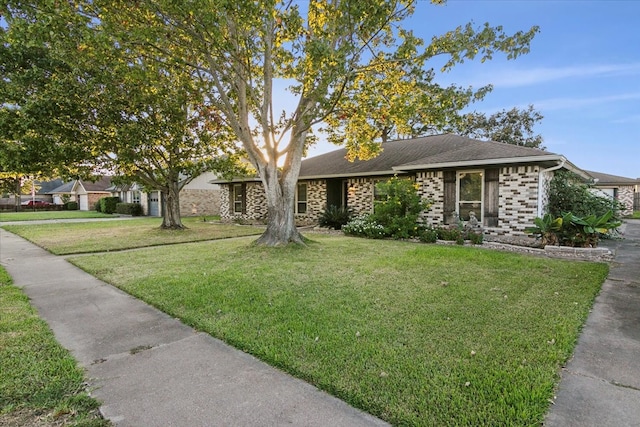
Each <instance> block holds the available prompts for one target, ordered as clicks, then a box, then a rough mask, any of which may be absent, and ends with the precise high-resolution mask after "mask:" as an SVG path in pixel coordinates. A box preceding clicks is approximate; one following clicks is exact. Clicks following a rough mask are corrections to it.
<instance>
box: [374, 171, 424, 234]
mask: <svg viewBox="0 0 640 427" xmlns="http://www.w3.org/2000/svg"><path fill="white" fill-rule="evenodd" d="M376 187H377V189H378V191H379V192H380V193H381V194H384V197H383V198H382V200H376V201H375V204H374V213H373V215H372V219H373V220H375V222H377V223H378V224H380V225H382V226H383V227H384V229H385V233H386V234H387V235H389V236H391V237H394V238H397V239H406V238H409V237H413V236H416V235H417V234H418V216H419V215H420V212H422V211H424V210H426V209H428V208H429V206H431V204H430V203H429V202H427V201H426V200H424V199H423V198H422V197H421V196H420V195H419V194H418V191H417V190H418V185H417V184H415V183H414V182H413V181H412V180H410V179H407V178H398V177H397V176H394V177H393V178H391V179H390V180H388V181H382V182H379V183H378V184H376Z"/></svg>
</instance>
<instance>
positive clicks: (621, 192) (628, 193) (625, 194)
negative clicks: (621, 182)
mask: <svg viewBox="0 0 640 427" xmlns="http://www.w3.org/2000/svg"><path fill="white" fill-rule="evenodd" d="M634 195H635V193H634V187H633V185H625V186H620V187H618V201H619V202H620V203H622V204H623V205H624V206H625V208H626V209H625V210H624V211H622V215H633V198H634Z"/></svg>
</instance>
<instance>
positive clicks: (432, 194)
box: [416, 171, 444, 227]
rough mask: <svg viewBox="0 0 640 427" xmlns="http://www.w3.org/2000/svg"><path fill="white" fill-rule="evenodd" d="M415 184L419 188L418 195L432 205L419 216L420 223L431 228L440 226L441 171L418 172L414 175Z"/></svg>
mask: <svg viewBox="0 0 640 427" xmlns="http://www.w3.org/2000/svg"><path fill="white" fill-rule="evenodd" d="M416 184H418V186H419V190H418V193H419V194H420V196H421V197H422V198H423V199H426V200H429V201H430V202H431V203H432V205H431V207H430V208H429V209H427V210H426V211H423V212H422V213H421V214H420V219H421V220H422V223H423V224H425V225H428V226H432V227H435V226H438V225H440V224H442V217H443V215H444V179H443V174H442V171H437V172H418V173H417V174H416Z"/></svg>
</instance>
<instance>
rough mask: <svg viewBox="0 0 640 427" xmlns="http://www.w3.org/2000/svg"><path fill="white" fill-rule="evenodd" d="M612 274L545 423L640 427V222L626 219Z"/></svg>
mask: <svg viewBox="0 0 640 427" xmlns="http://www.w3.org/2000/svg"><path fill="white" fill-rule="evenodd" d="M625 228H626V229H625V232H624V240H622V241H617V242H610V241H607V242H605V245H606V246H608V247H610V248H611V249H613V250H615V251H616V256H615V260H614V263H613V265H612V266H611V270H610V272H609V276H608V277H607V280H606V281H605V283H604V285H603V287H602V290H601V291H600V295H599V296H598V297H597V298H596V301H595V304H594V306H593V309H592V311H591V314H590V315H589V318H588V320H587V323H586V325H585V327H584V330H583V332H582V334H581V336H580V339H579V340H578V346H577V347H576V349H575V352H574V357H573V359H571V360H570V362H569V363H568V364H567V366H566V368H565V369H563V371H562V381H561V382H560V388H559V390H558V392H557V399H556V401H555V404H554V405H552V406H551V408H550V410H549V413H548V414H547V418H546V422H545V426H547V427H552V426H553V427H556V426H557V427H560V426H562V427H570V426H571V427H572V426H575V427H603V426H616V427H622V426H640V220H629V221H627V223H626V227H625Z"/></svg>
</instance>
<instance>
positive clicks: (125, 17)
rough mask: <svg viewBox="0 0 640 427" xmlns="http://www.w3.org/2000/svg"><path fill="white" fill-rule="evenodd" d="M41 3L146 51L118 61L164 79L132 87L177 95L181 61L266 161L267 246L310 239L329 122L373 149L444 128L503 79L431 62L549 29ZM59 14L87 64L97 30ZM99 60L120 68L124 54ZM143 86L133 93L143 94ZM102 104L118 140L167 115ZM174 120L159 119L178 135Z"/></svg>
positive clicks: (318, 5) (400, 8)
mask: <svg viewBox="0 0 640 427" xmlns="http://www.w3.org/2000/svg"><path fill="white" fill-rule="evenodd" d="M11 3H12V4H13V3H15V4H20V5H22V2H13V1H12V2H11ZM35 3H42V4H41V5H40V6H41V7H40V9H39V10H40V11H42V10H45V9H46V11H45V12H42V13H46V14H48V15H47V18H48V19H50V20H54V21H55V19H54V17H55V16H60V13H58V12H57V9H59V8H61V7H62V8H65V7H66V8H67V10H66V11H65V12H64V13H65V14H66V13H68V14H71V15H74V16H72V17H70V18H69V20H68V22H78V21H83V22H84V24H83V26H81V28H83V29H84V28H86V27H94V28H99V30H100V32H102V34H103V35H104V37H105V39H106V40H107V42H106V43H103V44H101V46H102V47H101V49H102V48H108V49H107V50H114V51H120V52H121V53H126V54H127V55H129V54H133V56H126V57H127V58H128V59H126V60H124V61H121V60H118V61H116V63H118V64H120V66H121V68H122V66H124V65H126V66H127V67H129V68H132V69H135V70H137V71H136V72H138V73H141V74H142V75H144V76H145V77H148V76H150V75H152V76H153V78H152V80H151V82H155V83H159V85H156V84H154V83H150V84H149V85H145V84H141V85H140V87H139V88H131V89H130V90H131V91H132V93H134V94H137V93H138V89H140V90H141V89H142V88H144V87H147V88H148V89H149V90H154V88H156V87H158V90H159V92H160V93H163V97H166V96H171V95H169V94H168V93H167V92H165V91H163V82H166V81H168V80H169V79H170V78H173V77H171V76H173V75H174V73H175V75H176V77H175V78H176V79H178V80H179V82H180V83H178V84H177V85H178V87H180V88H182V89H187V90H186V92H185V93H186V94H188V95H187V97H186V98H179V99H181V101H182V102H183V103H184V102H188V100H193V101H194V103H193V104H192V108H187V110H186V112H188V113H192V112H193V113H196V115H199V114H201V112H202V113H203V114H205V115H211V117H214V118H215V120H214V122H215V126H216V127H217V129H224V130H226V131H228V135H229V136H230V137H231V139H234V140H236V141H239V142H240V143H241V144H242V147H243V150H244V152H245V155H246V157H247V158H248V160H249V161H250V162H251V163H252V164H253V166H254V167H255V169H256V170H257V172H258V174H259V176H260V179H261V181H262V184H263V186H264V190H265V195H266V200H267V208H268V225H267V230H266V231H265V233H264V234H263V235H262V236H261V238H260V239H259V240H258V243H260V244H265V245H280V244H287V243H290V242H296V243H301V242H302V241H303V240H302V236H301V235H300V234H299V232H298V231H297V229H296V227H295V217H294V208H293V207H294V199H295V189H296V182H297V178H298V174H299V170H300V163H301V159H302V156H303V153H304V152H305V150H306V148H307V147H308V146H309V145H310V144H312V143H313V142H314V141H315V137H316V136H315V135H314V129H315V128H320V129H321V130H323V131H325V132H326V133H327V135H328V138H329V140H331V141H333V142H336V143H340V144H344V145H346V147H347V149H348V152H349V157H350V158H352V159H355V158H361V159H367V158H371V157H373V156H375V155H376V154H377V153H379V151H380V149H381V142H383V141H384V140H385V139H387V138H389V136H391V135H394V133H395V134H410V132H411V131H412V130H413V129H414V128H415V127H417V126H426V127H429V126H432V127H441V126H443V125H444V124H446V123H447V122H449V121H451V120H454V119H457V118H458V117H459V112H460V111H461V110H463V109H464V108H465V107H466V106H467V105H469V103H471V102H473V101H476V100H480V99H482V98H483V97H484V96H485V94H486V93H487V92H488V91H490V89H491V88H490V87H483V88H477V89H474V88H463V87H458V86H455V85H452V86H448V87H446V86H445V87H443V86H441V85H439V84H438V83H437V81H436V78H437V72H436V71H435V70H433V69H432V68H430V67H429V62H430V60H432V59H434V58H436V57H442V58H445V62H444V66H442V67H441V69H440V70H439V71H440V72H447V71H448V70H450V69H452V68H453V67H455V66H456V65H457V64H460V63H462V62H464V61H467V60H480V61H485V60H489V59H491V58H492V57H493V56H494V55H495V54H497V53H502V54H505V55H506V56H507V58H509V59H512V58H516V57H518V56H519V55H521V54H524V53H527V52H528V50H529V44H530V42H531V40H532V38H533V37H534V35H535V33H536V32H537V31H538V28H537V27H532V28H531V29H528V30H526V31H518V32H516V33H514V34H511V35H508V34H506V33H505V32H504V30H503V28H502V27H500V26H491V25H489V24H484V25H480V26H475V25H473V24H471V23H469V24H466V25H461V26H459V27H457V28H455V29H452V30H451V31H448V32H446V33H444V34H442V35H436V36H434V37H432V38H431V40H428V41H424V40H421V39H420V38H418V37H416V36H415V35H414V34H413V33H412V32H411V31H408V30H406V29H403V28H402V24H403V21H405V20H406V19H407V18H408V17H409V16H411V14H412V13H413V12H414V10H415V8H416V7H420V8H423V7H425V8H426V7H429V6H428V5H427V4H425V3H419V2H418V1H416V0H368V1H343V0H309V1H308V2H293V1H289V0H286V1H284V0H259V1H249V0H234V1H229V0H193V1H190V2H175V1H173V0H140V1H136V2H130V1H127V0H92V1H89V0H77V1H74V2H71V3H73V4H72V5H71V7H67V6H69V4H67V3H61V2H53V3H52V2H48V1H45V0H40V1H39V2H38V1H36V2H35ZM432 3H437V4H441V3H444V2H443V1H440V0H434V1H432ZM45 6H46V7H45ZM47 8H48V9H47ZM56 14H57V15H56ZM62 21H64V20H62ZM29 22H31V23H32V22H33V21H29ZM56 22H58V24H55V25H57V26H56V28H55V31H53V30H51V31H53V32H54V33H56V34H62V33H65V31H66V32H69V31H71V34H69V36H70V37H67V38H66V40H67V41H66V42H65V43H66V45H67V51H68V52H72V51H73V52H74V55H70V54H69V55H67V56H66V60H65V63H66V64H71V65H73V66H74V67H75V65H76V64H77V63H76V62H73V61H72V60H71V58H72V57H75V56H78V55H77V54H78V53H79V52H84V51H85V50H86V46H84V44H83V43H81V42H80V40H83V36H79V37H76V34H77V33H76V32H75V31H76V30H69V29H68V28H67V27H68V26H69V25H68V24H65V23H64V22H60V21H59V20H58V21H56ZM52 25H53V24H52ZM27 26H28V25H27ZM51 31H50V32H51ZM82 31H84V30H82ZM82 31H81V30H77V32H79V33H82ZM43 34H45V35H46V34H49V33H47V32H46V31H45V32H44V33H43ZM49 43H50V44H51V43H53V41H51V40H50V41H49ZM50 44H49V45H47V46H50ZM54 44H56V43H54ZM88 45H89V46H90V45H91V44H88ZM74 49H75V50H74ZM105 55H106V56H107V57H108V56H109V55H108V54H105ZM96 59H99V58H97V57H96ZM97 62H98V63H101V64H103V66H105V67H107V70H109V69H110V68H109V66H110V64H105V63H104V62H101V61H99V60H98V61H97ZM152 64H155V65H152ZM112 65H113V64H111V66H112ZM81 68H83V67H81ZM161 70H164V71H161ZM154 72H155V74H154ZM158 73H159V74H158ZM90 74H91V73H90ZM119 75H120V74H119V73H118V72H116V73H114V75H113V77H114V78H115V76H119ZM108 77H109V78H107V79H106V80H105V82H104V86H103V88H104V90H105V93H110V92H109V91H110V90H112V89H113V86H114V84H115V85H116V86H118V85H119V84H122V85H126V83H125V82H117V81H114V80H113V79H111V76H108ZM282 85H284V86H287V92H288V96H290V97H291V99H292V100H293V101H294V103H293V105H295V106H294V107H293V108H292V110H291V111H278V110H276V109H275V108H274V98H276V97H278V98H280V97H282V96H283V94H282V93H280V92H279V91H278V89H277V88H278V87H280V86H282ZM89 87H92V88H94V93H93V96H90V97H89V98H88V99H90V100H92V101H93V100H97V101H99V100H105V99H106V100H107V101H105V102H111V101H112V99H111V95H108V96H102V93H101V92H100V90H97V91H96V89H95V88H96V86H94V85H90V86H89ZM97 87H100V86H97ZM128 91H129V90H125V91H124V93H128ZM116 93H117V91H116ZM98 95H100V96H98ZM285 96H286V94H285ZM130 98H131V99H129V101H130V102H134V101H135V100H136V99H138V98H137V96H131V97H130ZM160 98H161V97H160ZM115 99H119V98H118V96H117V95H116V96H115ZM139 100H140V101H141V102H144V103H149V102H153V101H154V98H153V97H152V96H151V94H144V96H141V97H140V98H139ZM99 105H100V104H99V103H97V104H91V105H90V108H88V109H84V112H85V113H86V112H87V111H88V112H89V113H91V114H93V113H96V114H97V113H100V114H97V117H96V118H95V119H94V120H93V121H92V120H88V122H89V123H91V126H88V127H87V126H83V127H81V131H82V132H85V131H87V130H88V129H89V130H91V131H94V132H95V131H97V132H98V133H100V134H101V135H100V138H99V139H98V140H100V141H102V140H108V138H104V136H105V135H104V131H105V129H106V130H107V133H109V132H110V133H112V134H113V135H111V136H112V138H113V139H114V140H116V139H120V137H119V136H118V135H120V136H122V138H125V137H132V136H136V137H137V138H144V137H143V136H142V135H137V133H139V130H131V128H132V126H133V125H134V124H135V125H138V124H139V121H140V120H141V118H144V121H147V119H149V120H148V122H147V123H148V125H149V127H147V128H146V129H147V130H148V131H150V132H151V133H153V131H151V130H150V129H151V127H153V126H157V125H159V124H161V123H164V119H159V120H158V119H153V116H154V114H153V113H154V112H152V111H150V110H149V109H147V110H144V111H143V109H142V108H141V110H140V114H139V115H136V114H133V115H131V116H128V115H127V114H124V116H125V119H123V117H122V116H123V115H122V114H121V115H120V117H118V118H117V119H116V118H114V116H108V115H107V116H102V115H101V113H102V112H101V110H100V108H98V106H99ZM126 105H127V107H129V106H130V104H126ZM195 105H197V106H198V108H193V106H195ZM139 106H140V107H142V104H139ZM160 109H161V110H162V111H163V112H167V111H171V112H177V111H178V106H177V105H174V106H171V107H169V106H168V105H167V104H166V103H165V104H162V105H161V106H160ZM157 111H158V110H157V109H156V110H155V112H157ZM183 111H184V110H183ZM205 111H206V113H204V112H205ZM104 117H107V118H108V120H106V124H105V121H103V120H102V119H103V118H104ZM126 117H135V119H134V120H129V122H128V125H131V126H127V120H126ZM200 117H202V116H200ZM85 118H86V117H85ZM154 120H155V121H154ZM187 121H188V120H187ZM122 122H124V125H123V123H122ZM323 124H324V125H323ZM121 127H124V128H125V129H130V130H127V131H123V130H121V129H120V128H121ZM143 128H144V127H143ZM172 129H173V128H171V127H170V129H168V130H167V131H166V132H164V131H159V132H161V133H163V135H165V136H166V135H168V134H172V133H173V132H172ZM205 129H206V127H205ZM76 130H77V129H76ZM145 133H146V131H145ZM156 136H159V135H157V133H156ZM174 136H175V135H174ZM182 136H183V138H184V137H185V136H186V135H185V134H183V135H182ZM187 139H188V138H187ZM86 140H87V139H86V137H85V139H84V141H86ZM148 140H149V139H142V141H145V143H146V141H148ZM174 141H175V139H174ZM96 151H99V150H96ZM169 151H171V149H169ZM114 152H115V150H114ZM115 154H116V155H117V154H118V153H117V152H116V153H115Z"/></svg>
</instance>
